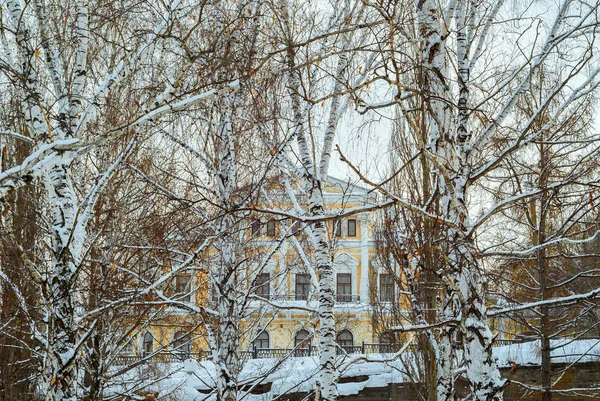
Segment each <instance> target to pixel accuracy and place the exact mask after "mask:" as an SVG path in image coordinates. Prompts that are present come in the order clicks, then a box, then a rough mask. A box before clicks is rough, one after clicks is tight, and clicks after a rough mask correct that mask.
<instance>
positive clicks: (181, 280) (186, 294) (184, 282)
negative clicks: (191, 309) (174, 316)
mask: <svg viewBox="0 0 600 401" xmlns="http://www.w3.org/2000/svg"><path fill="white" fill-rule="evenodd" d="M190 281H191V277H190V276H189V275H187V274H185V275H184V274H181V275H178V276H175V297H176V298H177V300H179V301H184V302H190V301H191V299H192V294H191V291H190Z"/></svg>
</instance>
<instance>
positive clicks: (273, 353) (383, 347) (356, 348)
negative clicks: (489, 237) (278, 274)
mask: <svg viewBox="0 0 600 401" xmlns="http://www.w3.org/2000/svg"><path fill="white" fill-rule="evenodd" d="M514 343H516V341H513V340H499V339H497V340H495V341H494V344H493V346H494V347H499V346H502V345H510V344H514ZM403 346H404V345H403V344H386V343H373V344H369V343H364V342H363V343H361V344H358V345H345V346H338V348H337V354H338V355H346V354H348V355H350V354H363V355H366V354H393V353H396V352H398V351H400V350H401V349H402V347H403ZM407 351H408V352H416V351H417V348H416V345H415V344H410V345H409V346H408V348H407ZM318 355H319V351H318V348H317V347H313V346H312V345H309V346H308V347H305V348H250V349H246V350H244V351H240V359H241V360H243V361H246V360H249V359H266V358H274V359H283V358H287V357H306V356H315V357H316V356H318ZM190 358H192V359H196V360H198V361H207V360H210V359H211V352H210V351H200V352H160V353H156V354H149V355H147V356H144V355H120V356H118V357H117V358H116V359H115V362H114V364H115V365H117V366H123V365H130V364H133V363H136V362H139V361H142V360H144V359H147V362H163V363H174V362H182V361H184V360H186V359H190Z"/></svg>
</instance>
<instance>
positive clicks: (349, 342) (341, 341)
mask: <svg viewBox="0 0 600 401" xmlns="http://www.w3.org/2000/svg"><path fill="white" fill-rule="evenodd" d="M346 335H348V336H349V337H350V338H349V339H348V338H342V337H343V336H346ZM335 341H336V342H337V343H338V346H340V348H342V349H346V348H349V347H353V346H354V334H352V332H351V331H350V330H347V329H344V330H341V331H338V333H337V334H336V336H335Z"/></svg>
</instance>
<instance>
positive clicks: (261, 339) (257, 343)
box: [253, 331, 269, 349]
mask: <svg viewBox="0 0 600 401" xmlns="http://www.w3.org/2000/svg"><path fill="white" fill-rule="evenodd" d="M253 345H254V347H255V348H256V349H267V348H269V333H267V332H266V331H263V332H261V333H260V334H259V335H258V337H256V339H255V340H254V343H253Z"/></svg>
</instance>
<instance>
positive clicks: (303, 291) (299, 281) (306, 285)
mask: <svg viewBox="0 0 600 401" xmlns="http://www.w3.org/2000/svg"><path fill="white" fill-rule="evenodd" d="M309 292H310V276H309V275H308V274H301V273H298V274H296V301H306V300H307V299H308V293H309Z"/></svg>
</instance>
